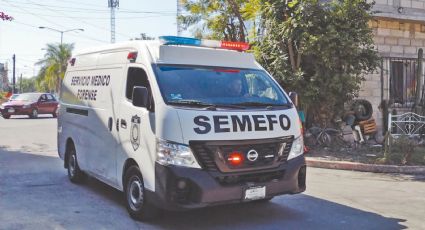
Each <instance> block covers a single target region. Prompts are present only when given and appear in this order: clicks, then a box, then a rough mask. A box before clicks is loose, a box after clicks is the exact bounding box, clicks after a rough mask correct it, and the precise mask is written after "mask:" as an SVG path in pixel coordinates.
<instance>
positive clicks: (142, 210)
mask: <svg viewBox="0 0 425 230" xmlns="http://www.w3.org/2000/svg"><path fill="white" fill-rule="evenodd" d="M145 194H146V193H145V186H144V183H143V177H142V174H141V173H140V170H139V168H138V167H137V166H135V165H133V166H131V167H130V168H128V169H127V171H126V173H125V177H124V197H125V204H126V208H127V211H128V213H129V214H130V216H131V217H132V218H133V219H136V220H142V221H143V220H151V219H154V218H155V217H157V216H158V215H159V213H160V212H159V209H158V208H157V207H155V206H153V205H151V204H150V203H149V202H147V200H146V199H145V198H146V196H145Z"/></svg>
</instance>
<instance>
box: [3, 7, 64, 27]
mask: <svg viewBox="0 0 425 230" xmlns="http://www.w3.org/2000/svg"><path fill="white" fill-rule="evenodd" d="M3 1H4V2H6V3H7V4H9V5H10V6H12V7H15V8H18V9H20V10H23V11H25V12H26V13H28V14H31V15H33V16H35V17H37V18H40V19H42V20H43V21H46V22H48V23H51V24H53V25H56V26H59V27H62V25H59V24H57V23H55V22H52V21H50V20H48V19H45V18H43V17H41V16H38V15H36V14H34V13H32V12H30V11H27V10H25V9H21V8H20V7H18V6H16V5H14V4H12V3H10V2H9V1H7V0H3Z"/></svg>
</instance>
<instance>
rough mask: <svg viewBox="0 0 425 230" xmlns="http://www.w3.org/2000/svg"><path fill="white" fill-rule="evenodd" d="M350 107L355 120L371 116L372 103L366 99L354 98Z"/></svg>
mask: <svg viewBox="0 0 425 230" xmlns="http://www.w3.org/2000/svg"><path fill="white" fill-rule="evenodd" d="M351 109H352V110H353V111H354V115H355V116H356V120H357V121H366V120H369V119H370V118H371V117H372V114H373V108H372V104H371V103H370V102H369V101H367V100H361V99H359V100H355V101H354V102H353V105H352V107H351Z"/></svg>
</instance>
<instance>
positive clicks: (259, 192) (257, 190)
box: [244, 186, 266, 200]
mask: <svg viewBox="0 0 425 230" xmlns="http://www.w3.org/2000/svg"><path fill="white" fill-rule="evenodd" d="M264 197H266V186H258V187H252V188H248V189H247V190H245V196H244V199H245V200H258V199H263V198H264Z"/></svg>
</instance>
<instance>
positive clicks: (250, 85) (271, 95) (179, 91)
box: [154, 65, 292, 107]
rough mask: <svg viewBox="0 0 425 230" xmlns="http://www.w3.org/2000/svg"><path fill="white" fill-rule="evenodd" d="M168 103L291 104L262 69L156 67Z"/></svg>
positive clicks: (247, 105) (244, 105) (249, 105)
mask: <svg viewBox="0 0 425 230" xmlns="http://www.w3.org/2000/svg"><path fill="white" fill-rule="evenodd" d="M154 69H155V72H156V76H157V79H158V84H159V88H160V90H161V94H162V96H163V98H164V100H165V102H166V103H167V104H174V105H184V106H237V107H269V106H292V105H291V104H290V103H289V101H288V99H287V98H286V96H285V94H284V93H283V92H282V90H281V89H280V87H279V86H278V85H277V84H276V83H275V82H274V81H273V80H272V79H271V77H270V76H269V75H268V74H267V73H266V72H265V71H263V70H253V69H237V68H216V67H198V66H196V67H195V66H176V65H156V66H154Z"/></svg>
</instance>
